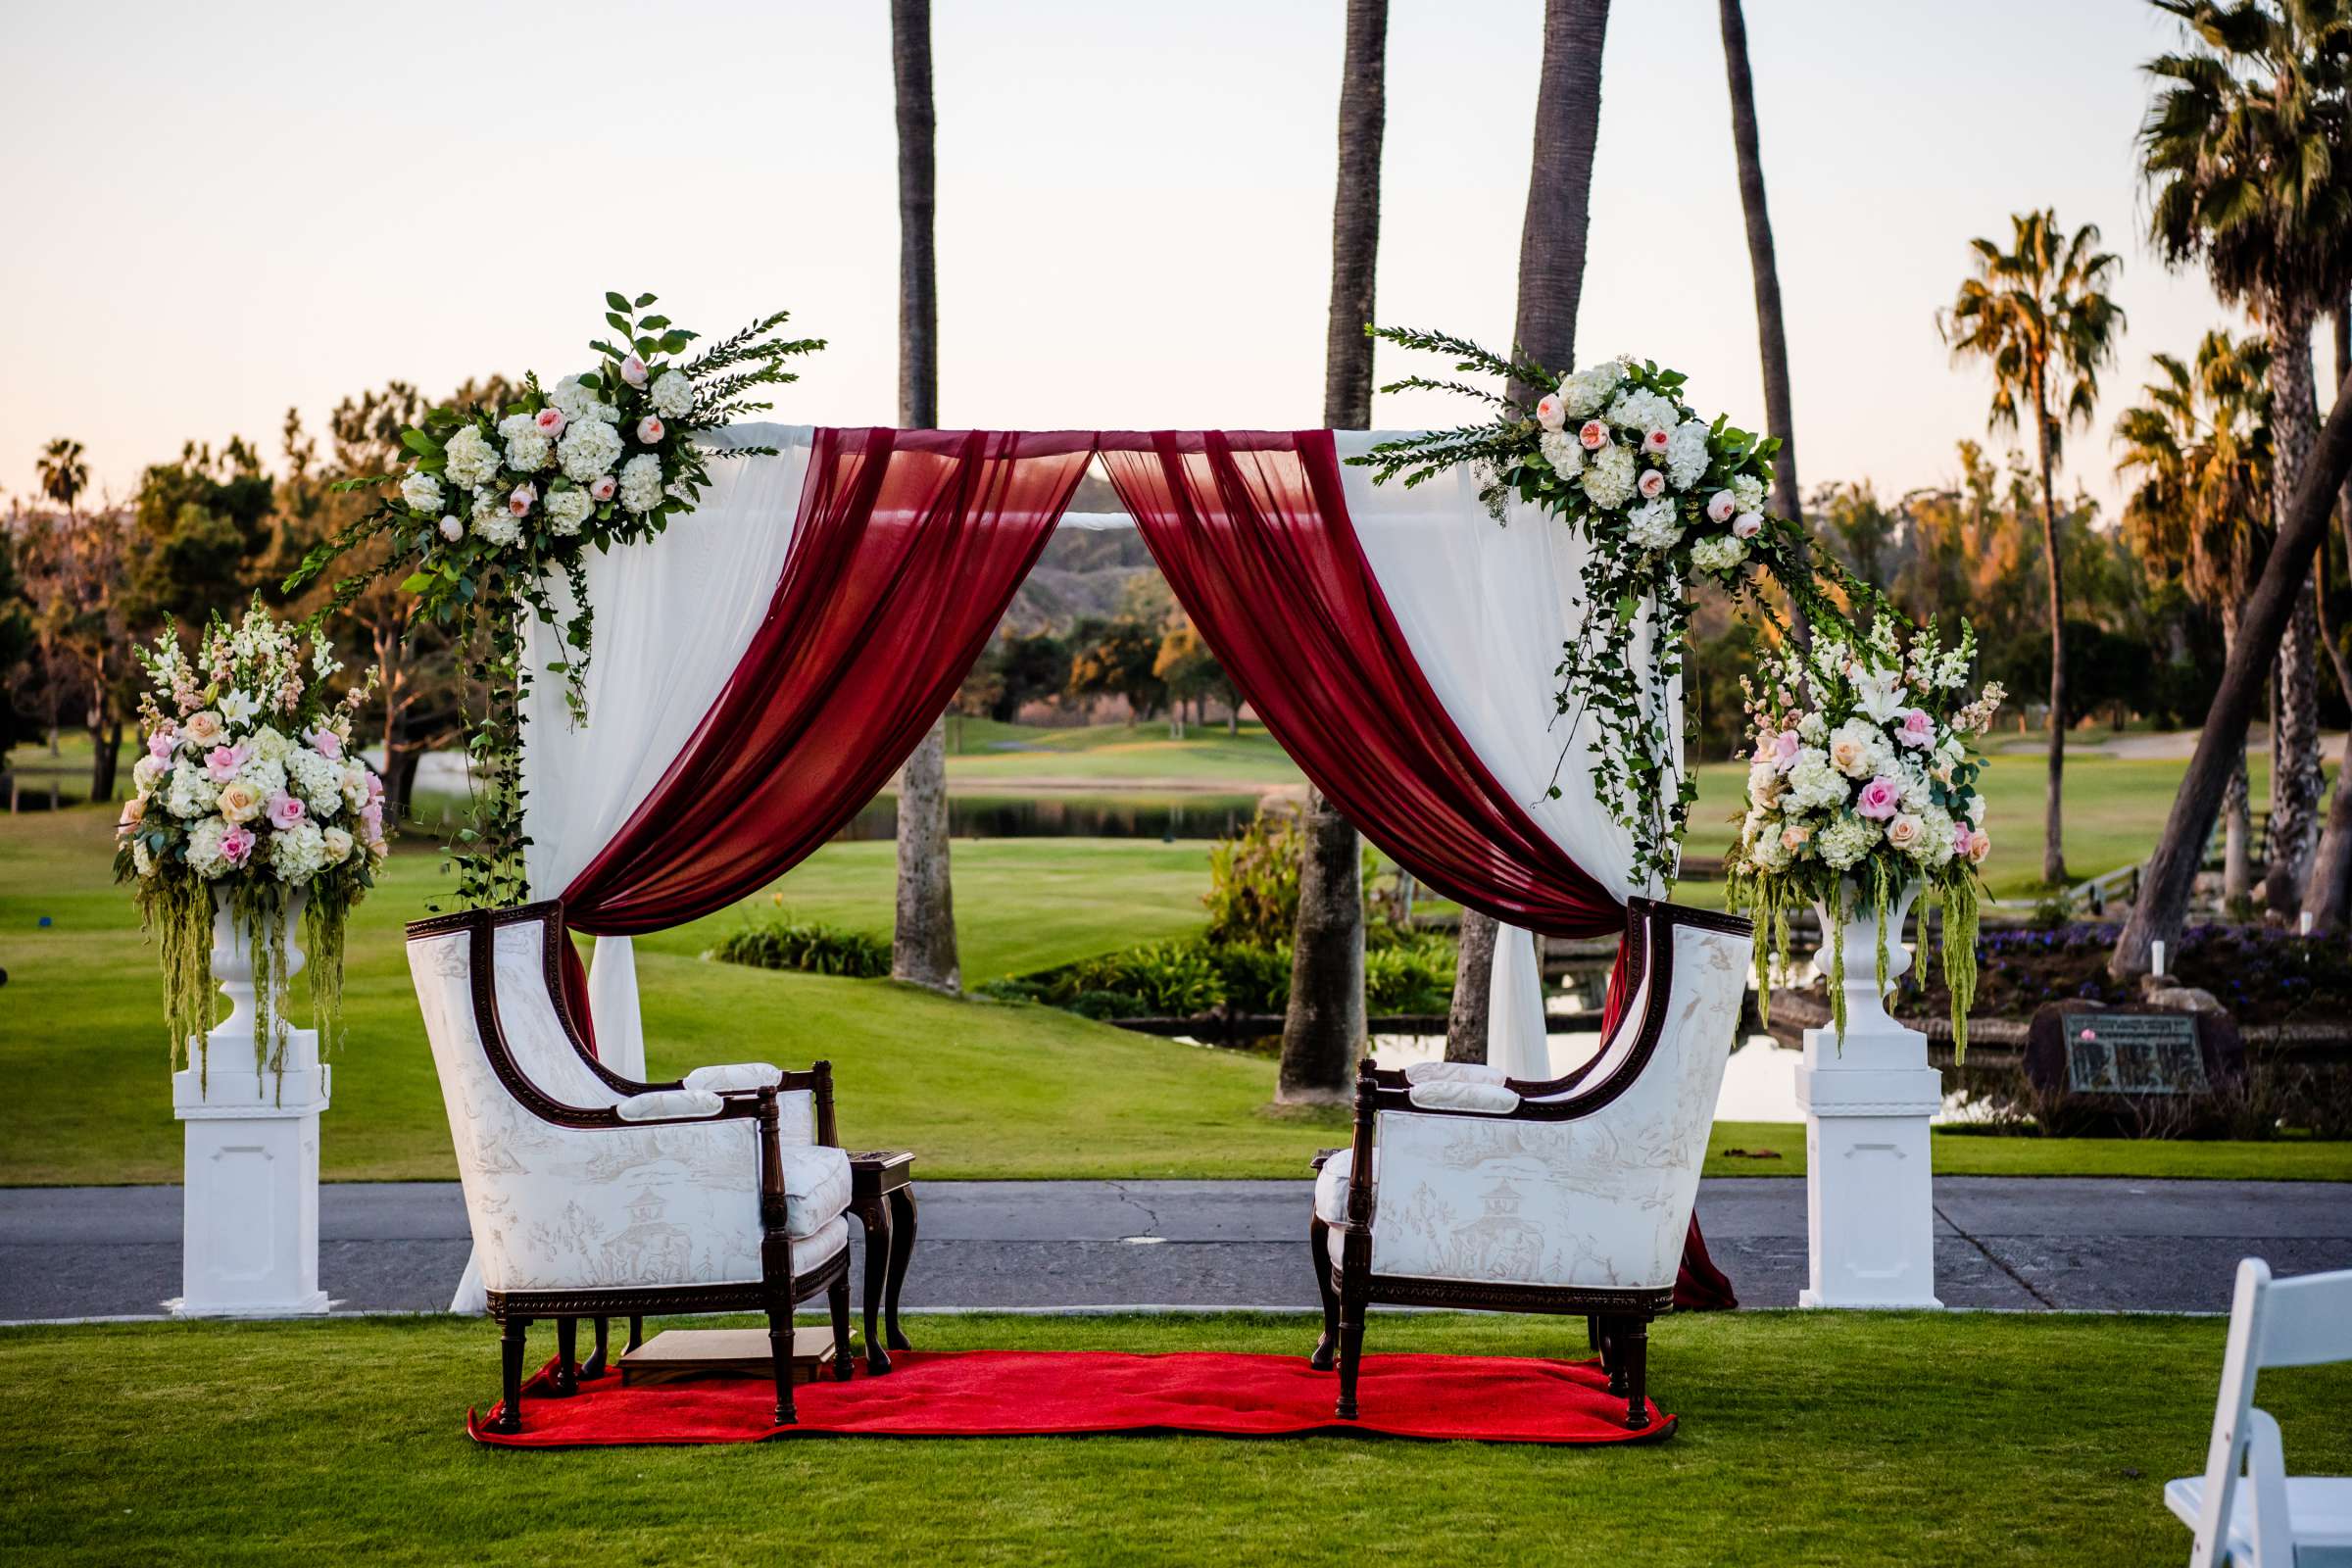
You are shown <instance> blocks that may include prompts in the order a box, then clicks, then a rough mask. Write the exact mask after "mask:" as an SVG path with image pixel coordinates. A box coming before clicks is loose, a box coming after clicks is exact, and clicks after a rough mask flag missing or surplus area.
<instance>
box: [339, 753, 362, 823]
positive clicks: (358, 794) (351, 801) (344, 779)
mask: <svg viewBox="0 0 2352 1568" xmlns="http://www.w3.org/2000/svg"><path fill="white" fill-rule="evenodd" d="M340 783H341V785H342V789H343V804H344V806H345V807H346V808H348V809H351V810H354V811H357V810H359V809H362V808H364V807H366V806H367V804H368V769H367V768H366V767H364V766H362V765H361V764H360V763H358V762H345V763H344V764H343V766H342V770H341V777H340Z"/></svg>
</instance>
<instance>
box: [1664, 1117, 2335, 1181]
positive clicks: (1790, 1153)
mask: <svg viewBox="0 0 2352 1568" xmlns="http://www.w3.org/2000/svg"><path fill="white" fill-rule="evenodd" d="M1929 1148H1930V1151H1931V1157H1932V1158H1933V1159H1934V1161H1935V1166H1936V1175H1938V1176H2129V1177H2139V1178H2147V1179H2154V1180H2163V1179H2167V1178H2172V1179H2178V1180H2184V1181H2269V1182H2295V1181H2304V1182H2352V1143H2343V1142H2337V1143H2322V1142H2319V1141H2316V1140H2314V1139H2309V1138H2289V1139H2281V1140H2279V1141H2278V1142H2275V1143H2263V1144H2250V1143H2230V1142H2225V1141H2215V1142H2211V1143H2187V1142H2165V1141H2161V1140H2155V1139H2128V1138H2015V1137H1995V1136H1991V1135H1988V1134H1985V1133H1977V1132H1967V1131H1961V1130H1957V1129H1949V1128H1937V1129H1936V1131H1935V1134H1934V1137H1933V1140H1932V1142H1931V1143H1930V1146H1929ZM1733 1149H1740V1150H1747V1151H1751V1152H1752V1151H1759V1150H1770V1151H1772V1152H1775V1153H1778V1154H1779V1155H1780V1156H1781V1157H1780V1158H1778V1159H1755V1158H1739V1157H1735V1156H1733V1155H1730V1154H1728V1153H1726V1152H1725V1151H1727V1150H1733ZM1804 1173H1805V1129H1804V1124H1803V1123H1801V1122H1775V1121H1719V1122H1717V1123H1716V1124H1715V1130H1714V1133H1713V1134H1712V1135H1711V1136H1710V1137H1709V1139H1708V1141H1707V1164H1706V1174H1707V1175H1709V1176H1802V1175H1803V1174H1804Z"/></svg>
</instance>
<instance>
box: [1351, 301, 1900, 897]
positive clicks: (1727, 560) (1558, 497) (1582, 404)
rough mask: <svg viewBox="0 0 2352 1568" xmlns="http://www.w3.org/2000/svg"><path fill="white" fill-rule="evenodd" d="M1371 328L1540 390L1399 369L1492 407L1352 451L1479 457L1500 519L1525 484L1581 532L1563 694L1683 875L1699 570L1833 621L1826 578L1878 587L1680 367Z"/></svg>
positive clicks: (1653, 859)
mask: <svg viewBox="0 0 2352 1568" xmlns="http://www.w3.org/2000/svg"><path fill="white" fill-rule="evenodd" d="M1373 335H1374V336H1375V337H1382V338H1387V339H1389V340H1390V341H1392V342H1396V343H1398V344H1401V345H1403V346H1404V347H1406V348H1410V349H1422V350H1428V351H1432V352H1436V353H1443V354H1450V355H1452V356H1454V357H1455V359H1456V361H1457V364H1456V367H1455V368H1457V369H1460V370H1464V371H1470V372H1481V373H1486V374H1491V375H1495V376H1500V377H1503V378H1504V379H1505V381H1506V384H1508V385H1510V386H1519V387H1525V388H1528V389H1529V390H1530V391H1532V392H1534V394H1535V396H1534V399H1533V401H1532V402H1526V401H1522V400H1519V399H1515V398H1514V397H1513V396H1512V395H1511V394H1510V393H1509V392H1508V391H1503V392H1497V391H1494V390H1491V389H1489V388H1484V387H1479V386H1473V385H1467V384H1465V383H1463V382H1459V381H1437V380H1431V379H1429V378H1427V377H1423V376H1412V377H1409V378H1407V379H1405V380H1402V381H1398V382H1396V383H1394V384H1392V385H1389V386H1385V387H1383V388H1382V389H1381V390H1382V391H1384V392H1397V391H1404V390H1408V389H1421V390H1432V391H1445V392H1458V393H1461V394H1463V395H1465V396H1469V397H1474V398H1478V399H1481V400H1482V401H1484V402H1487V403H1490V404H1492V405H1494V406H1495V410H1496V412H1495V417H1494V418H1492V419H1491V420H1489V421H1488V422H1486V423H1484V424H1475V425H1469V426H1465V427H1462V428H1459V429H1453V430H1434V431H1429V432H1427V433H1424V434H1420V435H1413V436H1407V437H1404V438H1403V439H1400V440H1397V441H1391V442H1384V443H1383V444H1381V445H1380V446H1378V447H1375V448H1373V450H1372V452H1371V453H1370V454H1369V455H1368V456H1366V457H1364V458H1359V459H1356V460H1354V461H1355V462H1358V463H1362V464H1365V465H1368V466H1371V467H1372V468H1373V470H1374V473H1373V477H1374V478H1375V479H1376V480H1378V481H1381V482H1386V481H1387V480H1389V479H1391V478H1394V477H1396V476H1397V475H1399V474H1401V475H1403V477H1404V482H1405V484H1406V485H1407V486H1411V485H1415V484H1419V483H1420V482H1421V481H1423V480H1424V479H1428V478H1430V477H1432V476H1433V475H1435V474H1437V473H1440V472H1443V471H1446V470H1447V469H1450V468H1452V467H1454V466H1458V465H1463V464H1467V465H1469V466H1471V468H1472V471H1473V472H1475V473H1476V474H1478V475H1479V478H1480V482H1481V494H1482V495H1483V497H1484V498H1485V500H1486V502H1487V505H1488V506H1489V508H1490V509H1491V510H1492V511H1493V512H1494V514H1495V518H1496V520H1497V521H1500V520H1501V519H1502V517H1503V515H1504V507H1505V504H1506V503H1507V502H1508V501H1509V500H1511V499H1512V498H1514V497H1516V498H1517V499H1519V500H1522V501H1525V502H1527V503H1529V504H1531V505H1533V506H1537V507H1541V508H1543V509H1544V511H1546V512H1548V513H1550V514H1551V515H1554V516H1555V517H1557V518H1559V519H1560V520H1561V521H1563V522H1565V523H1567V524H1568V525H1570V526H1571V527H1574V528H1575V529H1577V530H1578V531H1579V532H1580V533H1581V534H1582V535H1583V536H1584V538H1585V541H1586V543H1587V545H1588V547H1589V548H1588V551H1587V554H1586V557H1585V562H1584V589H1585V593H1584V600H1583V607H1582V615H1583V618H1582V620H1581V621H1580V622H1579V623H1577V624H1575V625H1573V626H1572V627H1571V634H1570V637H1569V639H1568V641H1567V643H1566V645H1565V646H1564V647H1563V648H1562V649H1561V651H1560V662H1559V666H1558V669H1557V671H1556V674H1557V676H1558V679H1559V690H1558V693H1557V697H1556V701H1557V704H1558V709H1559V711H1560V712H1561V713H1564V714H1569V715H1571V717H1572V721H1573V722H1575V723H1581V722H1582V721H1583V720H1584V719H1585V718H1586V717H1587V716H1588V715H1589V716H1590V717H1592V718H1593V720H1594V722H1595V723H1596V724H1597V725H1598V728H1599V735H1598V737H1597V740H1596V743H1595V744H1594V746H1593V749H1592V765H1593V784H1594V787H1595V792H1596V794H1597V795H1598V797H1599V799H1600V802H1601V804H1602V805H1603V806H1605V807H1606V808H1607V809H1608V810H1609V812H1610V814H1611V815H1612V816H1613V817H1614V818H1615V819H1616V820H1617V822H1618V824H1619V825H1620V826H1622V827H1623V828H1625V829H1626V831H1627V832H1628V833H1630V834H1631V835H1632V836H1633V840H1634V863H1633V873H1634V876H1635V878H1636V879H1637V880H1638V881H1642V882H1646V883H1650V884H1653V885H1656V886H1659V887H1661V888H1663V887H1667V886H1671V885H1672V883H1673V881H1674V877H1675V871H1676V865H1677V861H1678V858H1679V849H1680V845H1681V843H1682V836H1683V832H1684V829H1685V827H1686V825H1687V824H1688V822H1689V819H1690V812H1691V801H1692V800H1693V799H1695V798H1696V796H1697V784H1696V781H1695V780H1693V779H1692V778H1691V775H1690V773H1689V772H1688V771H1687V770H1685V769H1684V768H1683V767H1682V765H1681V763H1680V760H1679V758H1680V753H1679V750H1678V748H1677V746H1676V742H1677V741H1678V740H1679V739H1680V737H1679V736H1676V735H1675V734H1673V733H1672V730H1671V722H1672V721H1671V719H1670V716H1669V715H1670V714H1671V712H1672V711H1673V704H1672V702H1671V697H1672V693H1673V690H1674V684H1675V682H1676V680H1677V679H1678V678H1679V677H1680V676H1681V674H1682V667H1683V644H1684V633H1685V631H1686V630H1687V629H1688V626H1689V623H1690V618H1691V600H1690V590H1691V585H1692V584H1693V583H1696V582H1699V581H1707V582H1712V583H1715V584H1716V585H1718V586H1720V587H1722V588H1723V589H1725V590H1727V591H1728V592H1730V593H1731V595H1732V596H1733V598H1734V599H1735V600H1736V601H1741V600H1743V601H1745V602H1746V606H1747V608H1749V609H1750V610H1753V611H1755V612H1757V613H1763V614H1765V615H1767V617H1769V612H1768V611H1767V610H1766V609H1765V607H1764V604H1763V601H1762V598H1761V595H1760V590H1761V588H1762V585H1763V582H1764V581H1765V580H1767V579H1769V580H1770V581H1771V582H1774V583H1777V584H1778V585H1779V586H1780V588H1781V589H1782V591H1783V592H1784V593H1786V594H1787V595H1788V598H1789V602H1790V603H1791V604H1792V605H1794V606H1795V607H1796V608H1797V609H1798V610H1800V611H1801V612H1802V613H1804V614H1805V616H1806V617H1807V618H1808V619H1809V620H1810V621H1811V623H1812V624H1813V626H1814V627H1815V628H1816V630H1817V631H1822V632H1827V633H1828V634H1829V635H1830V636H1832V637H1841V636H1845V635H1848V632H1847V630H1846V628H1847V620H1846V616H1845V613H1844V610H1843V609H1842V608H1841V606H1840V605H1839V603H1838V600H1837V599H1836V598H1834V597H1832V596H1831V594H1830V593H1829V592H1828V589H1827V587H1825V584H1834V585H1836V586H1838V587H1839V588H1841V589H1843V590H1845V592H1846V596H1847V598H1848V600H1849V601H1850V602H1855V603H1859V602H1861V601H1863V600H1865V599H1871V598H1874V597H1875V596H1874V595H1873V594H1872V592H1871V590H1869V589H1868V588H1867V587H1865V586H1864V585H1863V584H1861V583H1859V582H1857V581H1855V580H1854V579H1853V578H1852V577H1850V576H1849V575H1848V574H1846V573H1845V572H1844V571H1843V569H1842V568H1841V567H1839V566H1838V565H1837V564H1836V563H1835V562H1834V561H1832V560H1830V559H1829V558H1828V557H1827V556H1826V555H1825V554H1823V553H1820V552H1812V553H1808V552H1807V551H1806V549H1805V536H1804V532H1803V530H1802V529H1801V528H1799V527H1798V526H1797V525H1796V524H1794V523H1792V522H1789V521H1787V520H1785V519H1782V518H1780V517H1776V516H1773V515H1769V514H1768V513H1767V512H1766V511H1765V496H1766V493H1767V492H1768V491H1769V489H1770V488H1771V485H1772V459H1773V455H1774V454H1775V453H1776V452H1777V451H1778V450H1779V446H1780V443H1779V442H1777V441H1775V440H1773V439H1772V438H1770V437H1759V436H1756V435H1751V434H1750V433H1748V432H1747V431H1745V430H1740V429H1737V428H1735V427H1734V426H1733V425H1732V424H1731V423H1730V422H1729V421H1728V420H1726V419H1724V418H1723V417H1716V418H1714V419H1706V418H1702V417H1699V416H1698V415H1696V414H1694V413H1692V412H1691V406H1690V404H1689V403H1688V402H1686V401H1685V399H1684V396H1683V385H1684V380H1685V378H1684V376H1683V375H1682V373H1681V372H1680V371H1677V370H1669V369H1661V368H1659V367H1658V366H1657V365H1656V364H1655V363H1654V362H1651V361H1644V360H1634V359H1630V358H1629V359H1615V360H1604V361H1602V362H1601V363H1600V364H1598V365H1594V366H1592V367H1589V368H1585V369H1582V370H1579V371H1577V372H1575V373H1574V374H1572V375H1564V376H1563V375H1559V374H1556V373H1554V372H1552V371H1550V370H1546V369H1545V368H1543V367H1542V366H1540V365H1537V364H1535V363H1534V362H1532V361H1530V360H1527V359H1526V358H1524V357H1514V358H1512V359H1504V358H1502V357H1501V356H1499V355H1496V354H1494V353H1491V352H1489V351H1488V350H1486V349H1483V348H1480V347H1479V346H1478V345H1477V344H1475V343H1471V342H1468V341H1466V340H1464V339H1461V338H1456V337H1449V336H1446V335H1445V334H1442V333H1434V332H1418V331H1411V330H1406V329H1401V328H1390V327H1382V328H1376V329H1374V330H1373ZM1571 738H1573V731H1572V734H1571ZM1554 793H1555V794H1556V793H1557V791H1556V789H1555V791H1554Z"/></svg>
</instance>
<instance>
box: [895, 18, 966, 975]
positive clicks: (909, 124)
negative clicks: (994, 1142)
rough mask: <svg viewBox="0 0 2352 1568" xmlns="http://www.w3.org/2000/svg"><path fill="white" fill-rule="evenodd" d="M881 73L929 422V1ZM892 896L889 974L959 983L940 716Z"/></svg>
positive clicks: (903, 394)
mask: <svg viewBox="0 0 2352 1568" xmlns="http://www.w3.org/2000/svg"><path fill="white" fill-rule="evenodd" d="M890 64H891V74H892V76H893V77H894V78H895V80H896V81H897V84H898V107H899V423H900V424H901V425H903V426H905V427H906V428H907V429H912V430H927V429H930V428H932V427H934V426H935V425H937V424H938V423H939V271H938V265H937V264H938V257H937V254H936V252H935V251H934V248H933V245H932V221H933V217H934V215H935V213H936V211H937V207H938V200H937V196H936V190H937V184H936V178H935V175H936V160H935V157H934V147H935V144H936V141H937V136H938V124H937V122H936V121H935V120H934V119H933V116H932V112H931V0H891V4H890ZM898 837H899V900H898V917H897V924H896V926H895V927H894V929H893V932H892V938H891V945H890V973H891V978H893V979H896V980H907V981H911V982H913V983H914V984H916V985H921V986H929V987H932V988H933V989H934V990H940V991H955V990H957V989H958V988H960V986H961V985H962V981H963V974H962V965H961V963H960V961H959V960H958V958H957V956H956V901H955V893H954V888H953V885H952V884H951V882H950V880H949V874H948V872H949V867H948V738H947V715H946V713H944V712H943V713H941V714H940V716H939V717H938V718H937V719H935V720H933V721H932V724H931V728H930V730H929V732H928V733H926V734H925V735H924V736H923V738H922V741H921V742H920V743H919V744H918V745H917V746H916V747H915V749H914V751H913V753H912V754H911V755H910V756H908V758H907V764H906V766H905V767H904V768H903V769H902V770H901V771H900V775H899V835H898Z"/></svg>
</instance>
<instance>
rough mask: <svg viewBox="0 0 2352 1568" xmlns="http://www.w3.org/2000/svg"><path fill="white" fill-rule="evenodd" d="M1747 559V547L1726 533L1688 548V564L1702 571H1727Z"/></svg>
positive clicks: (1702, 540)
mask: <svg viewBox="0 0 2352 1568" xmlns="http://www.w3.org/2000/svg"><path fill="white" fill-rule="evenodd" d="M1746 559H1747V546H1746V545H1745V544H1743V543H1741V542H1740V540H1738V539H1735V538H1733V537H1732V536H1731V535H1730V534H1728V533H1722V534H1717V535H1715V536H1714V537H1713V538H1711V539H1701V540H1700V541H1699V542H1698V543H1696V544H1694V545H1692V546H1691V564H1692V565H1694V566H1696V567H1698V568H1699V569H1700V570H1702V571H1729V570H1731V569H1732V568H1733V567H1734V566H1737V565H1738V564H1740V562H1742V561H1744V560H1746Z"/></svg>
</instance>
